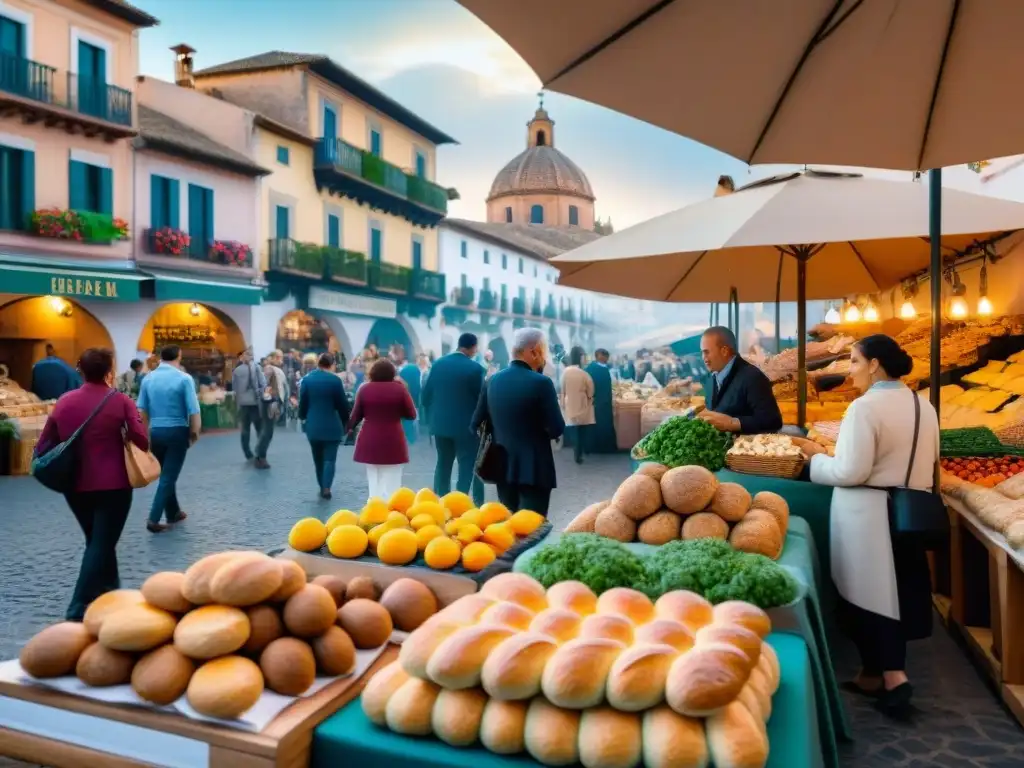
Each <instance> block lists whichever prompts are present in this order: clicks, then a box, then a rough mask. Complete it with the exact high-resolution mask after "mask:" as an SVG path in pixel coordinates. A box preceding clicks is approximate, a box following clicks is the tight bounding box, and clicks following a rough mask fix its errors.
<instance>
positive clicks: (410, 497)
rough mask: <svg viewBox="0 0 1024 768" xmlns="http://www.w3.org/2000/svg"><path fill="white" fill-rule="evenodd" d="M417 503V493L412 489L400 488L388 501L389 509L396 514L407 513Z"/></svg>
mask: <svg viewBox="0 0 1024 768" xmlns="http://www.w3.org/2000/svg"><path fill="white" fill-rule="evenodd" d="M415 501H416V492H415V491H414V490H413V489H412V488H399V489H398V490H397V491H395V492H394V493H392V494H391V498H390V499H388V507H390V508H391V509H393V510H395V511H396V512H405V511H406V510H407V509H408V508H409V507H411V506H412V505H413V504H414V503H415Z"/></svg>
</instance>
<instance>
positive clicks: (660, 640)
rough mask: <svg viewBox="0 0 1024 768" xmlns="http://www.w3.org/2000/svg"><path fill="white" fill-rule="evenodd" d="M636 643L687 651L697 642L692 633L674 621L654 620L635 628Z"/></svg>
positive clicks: (634, 638)
mask: <svg viewBox="0 0 1024 768" xmlns="http://www.w3.org/2000/svg"><path fill="white" fill-rule="evenodd" d="M633 641H634V642H636V643H652V644H655V645H657V644H663V645H671V646H672V647H673V648H675V649H676V650H677V651H679V652H682V651H688V650H690V649H691V648H693V645H694V643H696V642H697V640H696V638H695V637H694V633H693V632H692V631H690V630H689V629H688V628H687V626H686V625H685V624H683V623H681V622H678V621H676V620H675V619H655V620H654V621H649V622H647V623H646V624H644V625H643V626H642V627H637V630H636V634H635V635H634V636H633Z"/></svg>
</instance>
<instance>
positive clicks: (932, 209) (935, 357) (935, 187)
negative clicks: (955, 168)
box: [928, 168, 942, 415]
mask: <svg viewBox="0 0 1024 768" xmlns="http://www.w3.org/2000/svg"><path fill="white" fill-rule="evenodd" d="M928 237H929V240H930V242H931V269H930V272H931V289H932V296H931V299H932V302H931V303H932V329H931V331H932V333H931V370H930V374H931V375H930V377H929V378H930V382H931V383H930V387H931V388H930V389H929V390H928V394H929V396H930V397H931V402H932V406H933V407H934V408H935V413H936V415H938V413H939V374H940V373H941V372H942V169H941V168H933V169H932V170H931V171H930V172H929V173H928Z"/></svg>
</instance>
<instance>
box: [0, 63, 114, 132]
mask: <svg viewBox="0 0 1024 768" xmlns="http://www.w3.org/2000/svg"><path fill="white" fill-rule="evenodd" d="M0 91H6V92H7V93H10V94H13V95H15V96H20V97H21V98H24V99H30V100H31V101H35V102H38V103H40V104H44V105H48V106H53V107H59V108H61V109H67V110H71V111H72V112H78V113H79V114H81V115H85V116H88V117H92V118H95V119H98V120H103V121H106V122H108V123H115V124H117V125H123V126H131V124H132V93H131V91H127V90H125V89H124V88H118V87H117V86H116V85H108V84H107V83H105V82H103V81H99V80H94V79H92V78H87V77H82V76H81V75H76V74H74V73H72V72H65V73H63V74H62V73H60V72H59V71H58V70H57V69H56V68H54V67H51V66H48V65H46V64H40V63H39V62H37V61H32V60H31V59H26V58H24V57H21V56H12V55H11V54H9V53H0Z"/></svg>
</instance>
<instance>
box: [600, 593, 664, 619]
mask: <svg viewBox="0 0 1024 768" xmlns="http://www.w3.org/2000/svg"><path fill="white" fill-rule="evenodd" d="M597 612H598V613H614V614H618V615H619V616H625V617H626V618H627V619H629V620H630V621H631V622H633V624H634V625H636V626H640V625H641V624H644V623H646V622H648V621H650V620H651V619H653V618H654V603H652V602H651V600H650V598H649V597H647V595H645V594H644V593H643V592H638V591H637V590H635V589H627V588H626V587H615V588H613V589H609V590H608V591H607V592H604V593H602V594H601V596H600V597H599V598H597Z"/></svg>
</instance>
